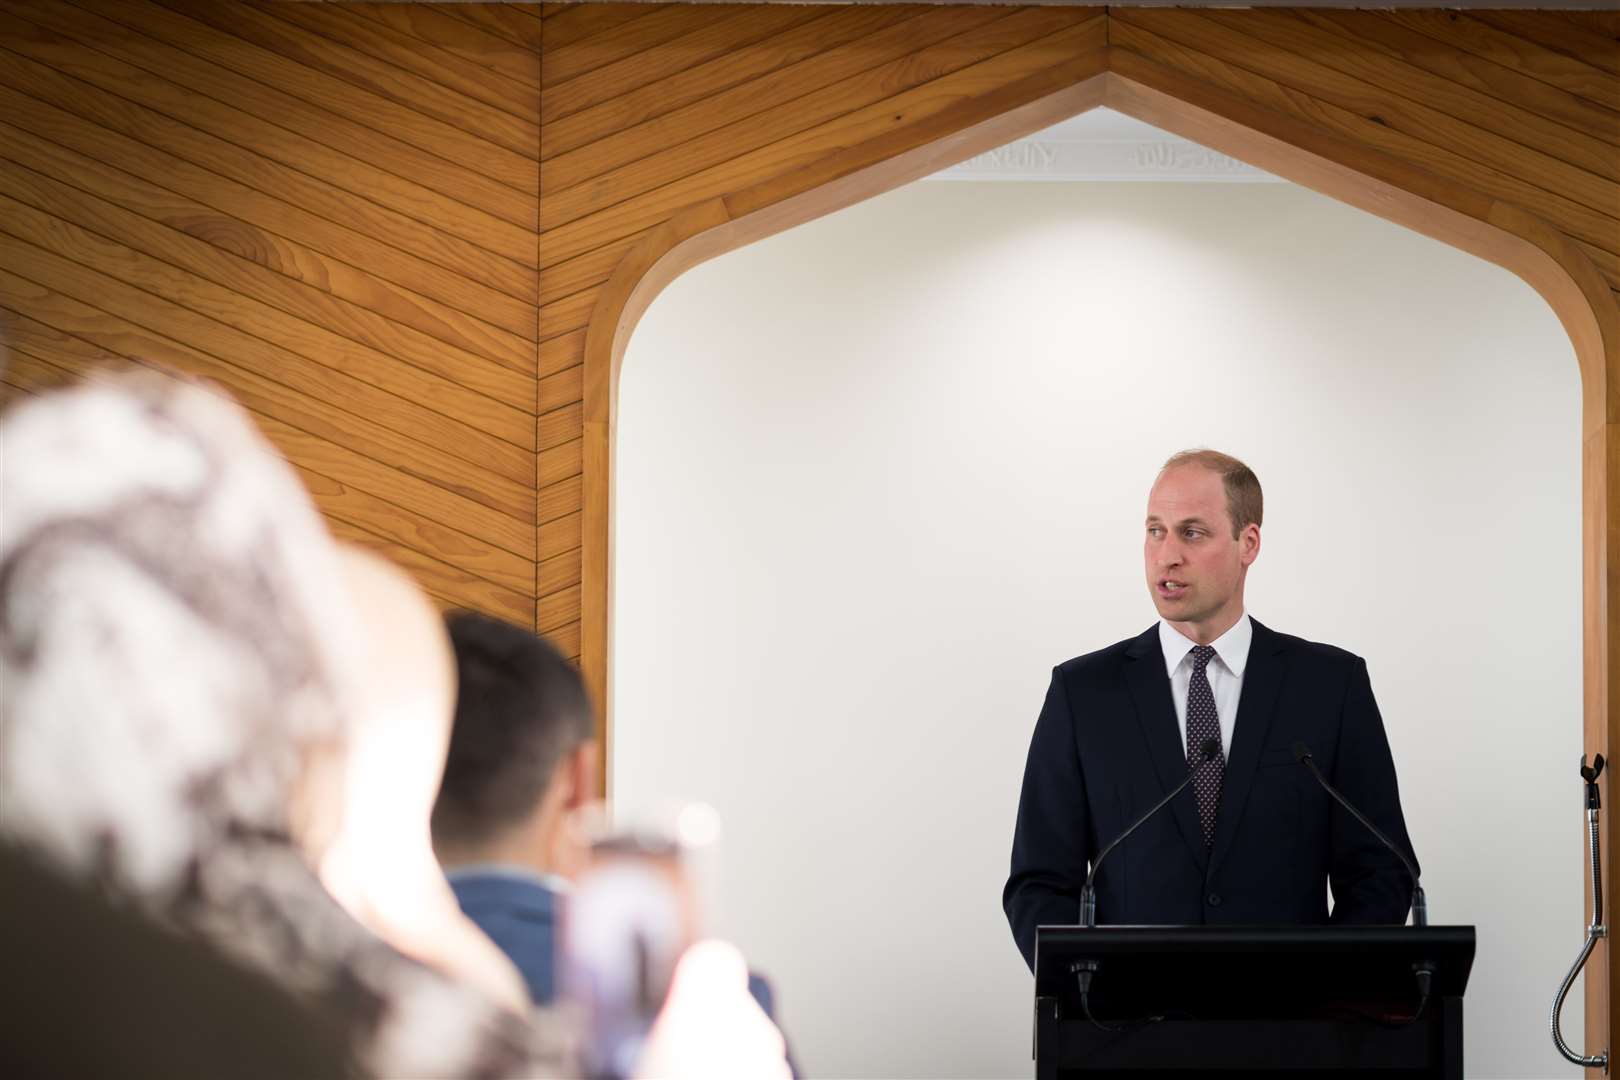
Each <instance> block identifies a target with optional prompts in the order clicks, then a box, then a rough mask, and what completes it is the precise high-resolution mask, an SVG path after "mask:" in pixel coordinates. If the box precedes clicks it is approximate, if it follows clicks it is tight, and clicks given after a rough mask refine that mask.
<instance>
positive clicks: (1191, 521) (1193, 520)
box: [1144, 514, 1209, 528]
mask: <svg viewBox="0 0 1620 1080" xmlns="http://www.w3.org/2000/svg"><path fill="white" fill-rule="evenodd" d="M1163 521H1164V519H1163V518H1161V517H1159V515H1158V514H1149V515H1148V516H1147V521H1146V522H1145V523H1144V524H1147V525H1152V524H1154V523H1155V522H1159V523H1162V522H1163ZM1174 524H1176V525H1202V526H1204V527H1205V528H1208V527H1209V522H1207V521H1205V520H1204V519H1203V518H1201V517H1197V516H1193V517H1187V518H1182V519H1181V520H1180V521H1177V522H1174Z"/></svg>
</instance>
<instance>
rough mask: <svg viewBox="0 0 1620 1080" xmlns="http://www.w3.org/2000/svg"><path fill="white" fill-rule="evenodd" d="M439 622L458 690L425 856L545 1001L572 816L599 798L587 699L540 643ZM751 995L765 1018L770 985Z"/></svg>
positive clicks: (580, 854)
mask: <svg viewBox="0 0 1620 1080" xmlns="http://www.w3.org/2000/svg"><path fill="white" fill-rule="evenodd" d="M446 625H447V626H448V628H449V633H450V641H451V645H452V647H453V649H454V651H455V659H456V669H457V685H458V691H457V696H456V707H455V723H454V725H453V727H452V729H451V734H450V751H449V760H448V761H447V762H446V765H445V769H444V779H443V781H442V784H441V786H440V789H439V797H438V800H437V802H435V804H434V807H433V843H434V848H435V850H436V851H437V853H438V856H439V861H440V862H441V863H442V864H443V866H444V868H445V873H446V875H447V876H448V878H449V881H450V885H451V888H452V889H454V891H455V895H456V899H457V900H458V901H460V903H461V907H462V910H463V911H465V912H466V913H467V915H468V916H469V917H470V918H471V919H472V920H473V921H474V922H475V923H477V924H478V925H479V926H480V927H481V928H482V929H483V930H484V932H485V933H487V934H488V935H489V936H490V938H492V939H493V940H494V941H495V943H496V944H497V945H499V946H500V947H501V949H503V950H504V951H505V952H506V954H507V956H509V957H511V959H512V961H513V962H514V963H515V964H517V966H518V969H519V970H520V971H521V972H522V973H523V977H524V980H525V982H526V983H527V984H528V990H529V994H530V995H531V996H532V997H533V999H534V1001H535V1002H536V1003H537V1004H540V1005H546V1004H550V1003H551V1002H552V1001H553V1000H554V999H555V998H556V997H557V996H558V987H557V981H558V976H557V971H558V952H559V950H560V948H561V946H560V944H559V935H560V933H561V916H562V907H563V905H564V903H565V902H566V900H567V898H568V897H569V895H570V894H571V893H572V892H573V888H574V885H573V883H574V880H575V879H576V878H577V877H578V876H579V874H580V873H581V872H582V870H583V869H584V867H585V863H586V861H587V858H588V853H587V851H586V845H585V842H584V841H583V839H582V838H581V837H580V836H579V834H578V830H577V829H575V828H573V827H571V824H570V821H571V815H573V814H575V813H576V812H577V811H579V810H580V809H581V808H582V807H584V806H586V805H588V804H590V803H591V802H592V801H593V800H594V799H595V798H596V797H597V784H596V775H597V763H598V760H599V756H598V755H599V743H598V742H597V740H596V733H595V726H594V723H593V720H592V710H591V703H590V698H589V696H588V694H587V692H586V690H585V684H584V681H583V680H582V679H581V678H580V675H579V672H578V671H576V670H575V669H574V667H573V665H571V664H570V663H569V662H568V661H567V660H566V659H565V658H564V657H563V655H562V654H561V653H560V652H558V651H557V649H556V648H555V647H553V646H552V645H551V644H550V643H549V642H547V641H546V640H545V639H544V638H541V637H540V636H538V635H536V634H534V633H531V632H530V631H528V630H525V629H523V628H521V627H517V626H514V625H512V624H510V623H506V622H503V621H501V620H499V619H495V618H491V617H489V616H487V615H480V614H477V613H475V612H469V611H461V612H454V613H452V614H451V615H450V616H449V617H448V618H447V620H446ZM748 989H749V993H750V994H752V995H753V997H754V999H755V1000H756V1001H757V1002H758V1003H759V1006H760V1008H761V1009H762V1010H763V1011H764V1012H765V1014H766V1015H767V1016H769V1017H772V1019H773V1020H774V1012H775V1003H774V995H773V993H772V990H771V986H770V984H769V983H768V982H767V981H766V980H765V979H764V978H763V977H762V976H759V975H757V974H753V973H750V974H749V976H748Z"/></svg>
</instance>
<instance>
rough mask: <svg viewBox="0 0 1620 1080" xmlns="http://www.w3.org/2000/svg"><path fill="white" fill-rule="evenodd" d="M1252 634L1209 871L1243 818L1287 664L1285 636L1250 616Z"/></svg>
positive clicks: (1227, 847)
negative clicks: (1252, 628) (1252, 627)
mask: <svg viewBox="0 0 1620 1080" xmlns="http://www.w3.org/2000/svg"><path fill="white" fill-rule="evenodd" d="M1250 622H1251V623H1252V624H1253V626H1254V637H1253V638H1252V639H1250V641H1249V660H1248V664H1247V666H1246V667H1245V668H1244V669H1243V693H1242V695H1241V696H1240V697H1239V699H1238V711H1237V722H1236V724H1235V725H1234V727H1233V731H1232V746H1231V748H1230V749H1229V750H1228V752H1227V755H1226V776H1225V777H1224V778H1223V780H1222V783H1221V806H1220V811H1219V812H1218V813H1217V814H1216V816H1215V845H1214V852H1213V854H1212V855H1211V857H1210V864H1209V869H1210V872H1211V873H1213V872H1214V871H1215V870H1216V869H1218V868H1219V867H1220V865H1221V860H1222V859H1224V858H1225V857H1226V853H1227V852H1228V851H1230V850H1231V849H1232V843H1233V837H1234V836H1235V835H1236V833H1237V830H1238V826H1239V824H1241V823H1242V821H1243V808H1244V805H1245V804H1247V803H1248V801H1249V790H1250V788H1252V787H1253V786H1254V771H1255V769H1256V768H1257V767H1258V765H1259V763H1260V748H1261V747H1263V746H1265V744H1266V735H1267V733H1269V732H1270V730H1271V719H1272V717H1273V716H1274V715H1275V714H1276V709H1277V694H1278V692H1279V691H1280V690H1281V689H1282V682H1283V675H1284V674H1285V673H1286V672H1287V670H1288V654H1287V645H1286V639H1284V638H1283V636H1282V635H1281V634H1275V633H1273V632H1272V631H1270V630H1268V629H1266V628H1265V627H1264V626H1261V625H1260V624H1259V623H1258V622H1255V621H1254V620H1253V619H1250Z"/></svg>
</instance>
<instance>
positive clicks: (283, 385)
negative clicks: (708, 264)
mask: <svg viewBox="0 0 1620 1080" xmlns="http://www.w3.org/2000/svg"><path fill="white" fill-rule="evenodd" d="M502 18H503V16H500V15H497V16H496V19H495V20H488V19H485V20H482V22H480V21H479V20H478V19H477V18H476V17H475V19H474V21H473V22H468V21H467V20H465V19H461V18H451V19H439V20H428V21H419V20H417V19H416V18H414V17H412V18H409V19H404V20H403V21H402V20H401V19H400V13H397V12H393V11H392V10H391V9H389V10H371V9H366V10H361V9H359V8H356V7H351V6H339V5H319V6H310V7H300V8H298V9H296V10H293V9H286V8H285V6H284V5H276V4H259V5H248V4H232V5H220V4H214V3H208V2H205V0H177V2H174V3H156V2H151V0H74V2H72V3H68V2H44V3H26V4H23V3H16V4H3V5H0V327H3V328H4V336H5V370H4V373H3V374H0V383H3V384H4V385H3V390H0V392H3V394H4V395H5V396H6V397H7V398H10V397H12V396H17V395H22V394H27V393H31V392H37V391H38V390H39V389H41V388H44V387H46V386H49V385H55V384H56V383H59V382H61V381H64V380H70V379H72V378H76V377H80V376H82V375H83V374H84V373H86V372H88V371H91V370H95V369H98V368H102V367H108V366H114V367H116V366H121V365H129V364H137V365H143V366H156V367H158V368H160V369H165V370H176V371H182V372H187V373H191V374H196V375H201V376H204V377H207V378H209V379H212V380H214V381H215V382H217V383H219V384H220V385H221V386H222V387H223V388H225V389H226V390H228V391H229V392H231V393H232V394H233V395H234V396H235V397H236V398H237V399H238V400H239V401H241V402H242V404H243V405H244V406H245V407H246V408H247V409H248V410H249V411H250V412H251V413H252V414H253V416H254V418H255V419H256V421H257V422H258V423H259V425H260V426H261V428H263V430H264V431H265V433H266V434H267V436H268V437H269V438H270V439H271V441H272V442H273V443H275V445H276V446H277V447H278V448H280V449H281V450H282V452H283V453H285V454H286V455H287V456H288V457H289V458H290V459H291V461H292V462H293V464H294V466H295V468H297V470H298V471H299V474H300V476H301V477H302V478H303V479H304V482H305V483H306V485H308V487H309V488H310V491H311V493H312V494H313V496H314V498H315V500H316V502H317V504H318V505H319V506H320V507H321V509H322V511H323V512H324V513H325V514H326V516H327V518H328V520H329V521H330V522H331V524H332V527H333V530H334V532H335V533H336V534H337V535H339V536H340V537H342V538H344V539H346V540H352V541H355V542H359V543H364V544H368V545H370V546H372V547H375V548H376V549H378V550H379V551H381V552H383V553H384V554H386V555H387V556H388V557H390V558H392V559H394V560H395V561H396V562H398V563H400V564H401V565H402V566H404V567H406V568H407V569H408V570H409V571H410V572H411V573H412V574H414V575H415V576H416V577H417V579H418V580H419V581H420V582H421V583H422V584H423V586H424V588H426V589H427V590H428V591H429V592H430V594H432V596H433V597H434V598H435V600H436V601H437V602H439V603H441V604H443V605H446V606H468V607H474V608H478V609H480V610H485V611H489V612H491V613H493V614H497V615H500V616H502V617H505V618H509V619H514V620H516V621H518V622H520V623H523V624H526V625H531V626H532V625H534V620H535V618H536V592H535V590H536V586H537V583H538V582H539V581H540V580H542V579H543V580H544V581H545V582H547V583H548V584H549V583H552V582H558V583H559V587H560V588H562V589H566V588H567V587H568V583H567V582H566V581H563V580H562V579H564V578H566V577H568V576H569V574H568V572H567V559H566V556H567V552H568V551H569V550H570V549H577V548H578V546H579V543H578V539H577V536H576V537H572V538H570V537H568V536H566V535H564V536H562V537H561V539H560V540H558V539H556V537H557V532H558V530H556V529H552V530H550V531H549V532H548V541H549V542H550V543H552V544H554V545H555V544H557V543H563V544H565V545H566V544H567V542H568V541H569V540H570V539H571V540H572V544H571V545H569V546H563V547H561V548H558V549H556V550H550V549H548V558H555V557H557V556H562V557H563V561H562V562H554V563H551V564H550V565H549V566H548V567H547V569H546V571H545V573H544V574H543V575H542V574H541V572H540V565H541V561H542V560H541V557H540V534H539V528H538V526H539V522H538V517H539V513H540V504H541V492H542V488H543V487H544V488H547V489H549V490H550V492H551V495H550V500H551V501H550V502H548V503H547V508H548V511H550V510H551V507H552V504H553V503H554V502H555V500H556V498H557V497H558V496H559V495H560V496H563V497H566V490H567V485H568V484H569V483H570V482H572V483H573V484H574V485H576V486H577V485H578V483H579V482H580V481H579V469H578V468H577V467H575V466H572V465H571V461H572V460H573V458H575V457H577V452H575V451H573V450H571V449H570V447H569V446H568V444H569V442H570V438H569V437H568V436H567V435H566V433H565V432H553V431H552V430H551V429H550V428H549V427H546V426H544V425H543V424H542V423H541V419H540V416H539V411H540V407H541V402H542V395H541V391H540V376H539V374H538V363H539V347H538V345H537V339H538V325H537V307H536V302H535V301H536V296H537V288H538V281H537V273H536V265H537V261H538V246H537V232H536V225H537V221H538V215H539V197H538V195H539V192H538V183H539V161H538V158H539V123H540V119H539V90H538V88H539V82H540V61H539V56H538V49H537V38H536V40H535V41H531V42H530V43H529V44H528V45H518V44H513V43H512V42H511V41H509V40H506V39H503V38H499V37H495V36H493V35H492V33H491V31H490V30H489V28H488V25H487V24H489V23H491V22H492V21H500V20H501V19H502ZM523 18H524V19H525V20H527V22H528V23H532V24H533V27H534V28H535V31H536V32H538V28H539V27H540V25H541V22H540V19H539V18H538V16H537V14H524V15H523ZM524 25H525V24H524V23H520V22H513V23H511V24H510V26H509V27H508V28H513V27H522V26H524ZM446 28H449V29H450V30H451V31H452V34H451V36H450V37H448V38H446V39H445V40H436V39H435V33H436V32H438V31H441V30H444V29H446ZM553 352H554V351H553ZM548 359H551V361H552V363H553V364H554V365H555V364H556V360H555V358H554V356H553V355H552V354H548ZM579 363H580V359H579V358H574V359H573V360H572V362H571V363H565V364H562V365H561V366H553V367H552V368H551V369H549V370H548V372H547V374H548V375H549V376H559V375H560V376H561V379H560V381H558V382H555V383H552V384H550V386H549V387H548V390H547V393H546V395H545V398H544V401H545V405H546V408H547V409H548V410H552V409H555V408H556V407H558V406H559V405H560V406H564V407H565V406H566V405H567V404H568V402H567V401H562V400H559V399H560V398H565V397H567V396H568V394H567V393H566V388H567V385H568V381H569V379H570V376H569V375H567V374H566V372H567V370H568V369H569V368H570V367H577V366H579ZM542 432H544V434H545V435H546V437H547V438H552V439H554V440H555V442H554V444H553V445H555V446H556V447H557V452H556V453H555V454H554V455H552V456H551V457H550V458H549V459H548V460H547V463H546V464H547V470H546V471H545V473H544V480H545V483H544V485H542V483H541V477H542V472H541V458H540V456H539V454H538V452H537V451H538V450H539V449H540V448H539V445H538V440H539V439H540V437H541V435H542ZM577 438H578V436H577V434H576V435H574V436H573V439H575V440H577ZM558 485H561V486H558ZM561 516H563V517H566V515H561ZM562 531H563V532H564V533H566V531H567V529H566V525H564V526H563V527H562ZM575 531H576V532H577V530H575ZM576 561H577V560H576ZM547 610H548V612H549V611H552V610H554V605H551V604H549V603H548V607H547ZM576 637H577V634H576ZM576 651H577V647H576Z"/></svg>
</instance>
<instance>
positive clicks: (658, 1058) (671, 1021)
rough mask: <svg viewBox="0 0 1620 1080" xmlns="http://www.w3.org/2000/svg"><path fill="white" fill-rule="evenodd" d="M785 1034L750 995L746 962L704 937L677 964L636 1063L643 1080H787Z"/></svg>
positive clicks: (732, 949) (637, 1073) (729, 946)
mask: <svg viewBox="0 0 1620 1080" xmlns="http://www.w3.org/2000/svg"><path fill="white" fill-rule="evenodd" d="M785 1054H786V1050H785V1048H784V1045H783V1042H782V1033H781V1032H780V1031H778V1030H777V1029H776V1025H775V1024H773V1023H771V1021H770V1019H769V1018H768V1017H766V1015H765V1013H764V1012H763V1011H762V1010H761V1009H760V1007H759V1005H758V1003H756V1002H755V1001H754V999H753V998H752V997H750V996H749V993H748V965H747V964H746V963H744V962H743V957H742V954H741V953H740V952H738V951H737V950H736V948H734V947H733V946H731V945H728V944H726V943H725V942H723V941H700V942H698V943H697V944H696V945H693V946H692V947H691V948H689V949H687V950H686V952H685V953H684V954H683V955H682V956H681V960H680V963H679V964H677V965H676V966H675V975H674V979H673V981H672V982H671V983H670V988H669V997H668V998H667V999H666V1000H665V1002H664V1009H663V1011H662V1012H661V1013H659V1014H658V1020H657V1021H656V1022H655V1023H654V1024H653V1028H652V1032H651V1033H650V1034H649V1035H648V1038H647V1045H646V1048H645V1050H643V1052H642V1055H641V1061H640V1062H639V1063H638V1065H637V1067H636V1077H637V1078H638V1080H788V1078H789V1077H790V1076H791V1075H792V1074H791V1073H790V1071H789V1070H788V1064H787V1058H786V1056H785Z"/></svg>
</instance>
